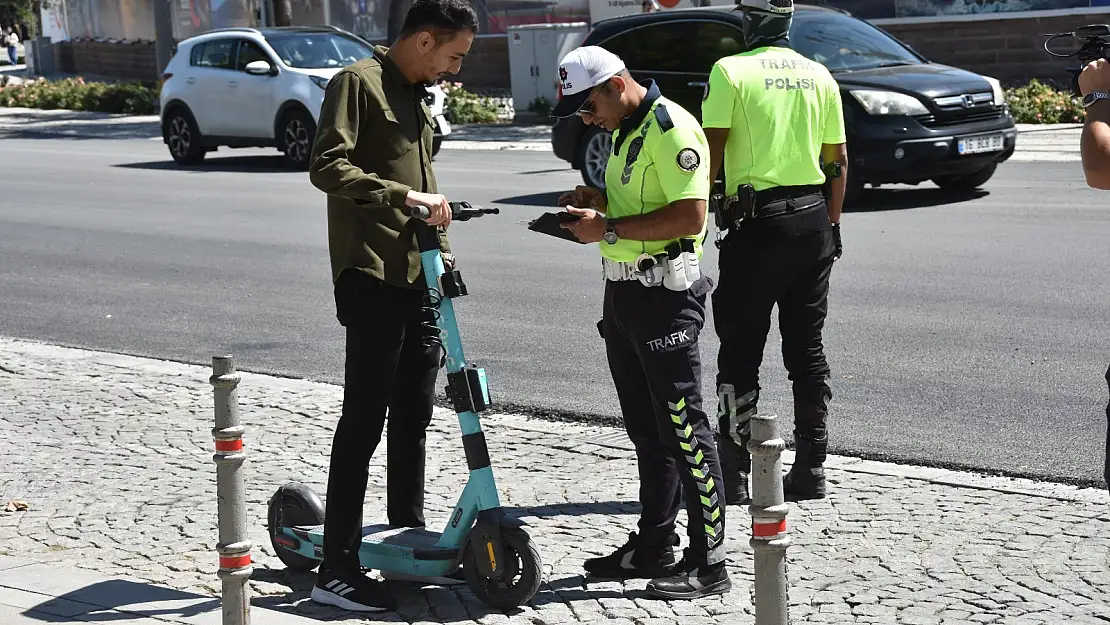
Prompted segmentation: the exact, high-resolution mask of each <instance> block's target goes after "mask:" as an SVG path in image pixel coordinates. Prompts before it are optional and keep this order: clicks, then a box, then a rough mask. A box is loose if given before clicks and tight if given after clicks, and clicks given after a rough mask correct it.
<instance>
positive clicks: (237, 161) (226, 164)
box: [112, 155, 308, 177]
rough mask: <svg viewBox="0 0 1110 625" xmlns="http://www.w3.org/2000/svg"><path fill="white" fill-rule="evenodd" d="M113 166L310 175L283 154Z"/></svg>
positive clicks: (199, 172)
mask: <svg viewBox="0 0 1110 625" xmlns="http://www.w3.org/2000/svg"><path fill="white" fill-rule="evenodd" d="M112 167H122V168H125V169H154V170H162V171H188V172H193V173H198V174H202V173H205V172H231V173H261V174H282V173H285V174H298V175H301V176H305V177H307V176H308V172H304V171H297V170H294V169H292V168H290V167H288V166H287V165H285V162H284V161H283V160H282V156H281V155H274V156H269V155H267V156H258V155H254V156H227V157H223V158H219V157H217V158H212V157H209V158H206V159H205V160H204V162H203V163H201V164H199V165H179V164H177V163H176V162H174V161H173V159H171V158H169V157H167V158H166V160H164V161H147V162H143V163H120V164H118V165H112Z"/></svg>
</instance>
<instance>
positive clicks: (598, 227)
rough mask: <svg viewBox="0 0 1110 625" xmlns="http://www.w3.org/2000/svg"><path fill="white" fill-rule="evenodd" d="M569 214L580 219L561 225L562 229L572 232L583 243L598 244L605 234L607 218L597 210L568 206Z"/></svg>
mask: <svg viewBox="0 0 1110 625" xmlns="http://www.w3.org/2000/svg"><path fill="white" fill-rule="evenodd" d="M567 212H568V213H570V214H571V215H577V216H578V217H579V219H577V220H575V221H568V222H566V223H561V224H559V227H560V228H566V229H567V230H570V231H571V232H572V233H573V234H574V237H575V238H576V239H578V240H579V241H581V242H583V243H597V242H598V241H600V240H601V237H602V236H603V235H604V234H605V218H604V217H602V216H601V215H600V214H598V212H597V211H595V210H590V209H588V208H575V207H573V206H567Z"/></svg>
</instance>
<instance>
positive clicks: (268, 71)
mask: <svg viewBox="0 0 1110 625" xmlns="http://www.w3.org/2000/svg"><path fill="white" fill-rule="evenodd" d="M244 69H245V70H246V71H247V73H248V74H251V75H253V76H267V75H273V74H276V73H277V72H275V71H274V66H273V65H270V63H269V62H267V61H251V62H250V63H247V66H246V67H245V68H244Z"/></svg>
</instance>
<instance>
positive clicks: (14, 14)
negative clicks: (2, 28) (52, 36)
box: [0, 0, 62, 40]
mask: <svg viewBox="0 0 1110 625" xmlns="http://www.w3.org/2000/svg"><path fill="white" fill-rule="evenodd" d="M61 1H62V0H0V16H3V19H4V23H5V25H7V24H9V23H11V22H13V21H14V22H17V23H19V24H22V25H23V26H24V27H25V28H26V29H27V32H25V33H20V34H22V35H23V39H25V40H26V39H34V38H35V37H37V36H38V34H39V33H40V32H42V9H43V8H44V7H45V8H54V7H55V6H57V5H58V4H59V3H60V2H61Z"/></svg>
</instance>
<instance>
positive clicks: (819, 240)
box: [713, 196, 835, 439]
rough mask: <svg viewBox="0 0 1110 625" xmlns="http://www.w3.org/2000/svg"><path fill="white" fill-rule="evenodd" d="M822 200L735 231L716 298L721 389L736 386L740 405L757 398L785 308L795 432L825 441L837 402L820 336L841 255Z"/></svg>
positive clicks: (724, 253) (785, 355)
mask: <svg viewBox="0 0 1110 625" xmlns="http://www.w3.org/2000/svg"><path fill="white" fill-rule="evenodd" d="M815 197H819V196H811V198H810V200H809V203H810V204H812V203H813V202H814V201H817V202H818V203H817V204H816V205H814V206H812V207H811V208H809V209H805V210H798V211H796V212H792V213H788V214H783V215H779V216H775V217H768V218H762V219H755V220H745V221H744V222H742V224H741V227H740V229H739V231H735V232H730V233H729V234H728V235H727V236H726V237H725V239H724V241H723V242H722V245H721V254H720V272H721V273H720V280H719V283H718V284H717V288H716V290H714V292H713V318H714V325H715V326H716V330H717V335H718V337H719V338H720V340H721V348H720V351H719V352H718V355H717V365H718V374H717V385H718V387H719V386H720V385H722V384H731V385H732V386H733V387H734V388H735V390H736V397H738V398H741V397H744V396H747V395H749V394H750V393H754V397H758V393H759V388H760V387H759V367H760V365H761V364H762V362H763V348H764V345H765V344H766V341H767V334H768V332H769V331H770V327H771V309H772V307H774V306H775V304H778V307H779V330H780V332H781V334H782V359H783V364H784V365H786V370H787V371H788V372H789V378H790V381H791V382H792V383H793V391H794V399H795V432H796V433H797V434H798V435H799V436H801V437H802V438H806V439H823V438H824V437H825V427H826V424H825V406H826V405H827V401H828V399H829V398H830V397H831V396H832V391H831V390H830V389H829V386H828V384H827V380H828V377H829V365H828V362H827V361H826V359H825V351H824V345H823V344H822V342H821V331H822V329H823V328H824V325H825V315H826V313H827V312H828V295H829V276H830V274H831V272H832V263H833V260H832V257H833V253H834V251H835V250H834V245H833V237H832V231H831V229H830V224H829V219H828V210H827V208H826V206H825V203H824V201H823V200H816V199H814V198H815ZM790 201H791V202H794V200H790ZM798 204H800V205H803V206H805V205H809V204H804V203H803V202H802V201H801V200H799V201H798ZM751 403H754V400H752V401H751ZM799 404H801V406H802V407H801V409H799ZM814 408H817V409H814Z"/></svg>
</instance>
